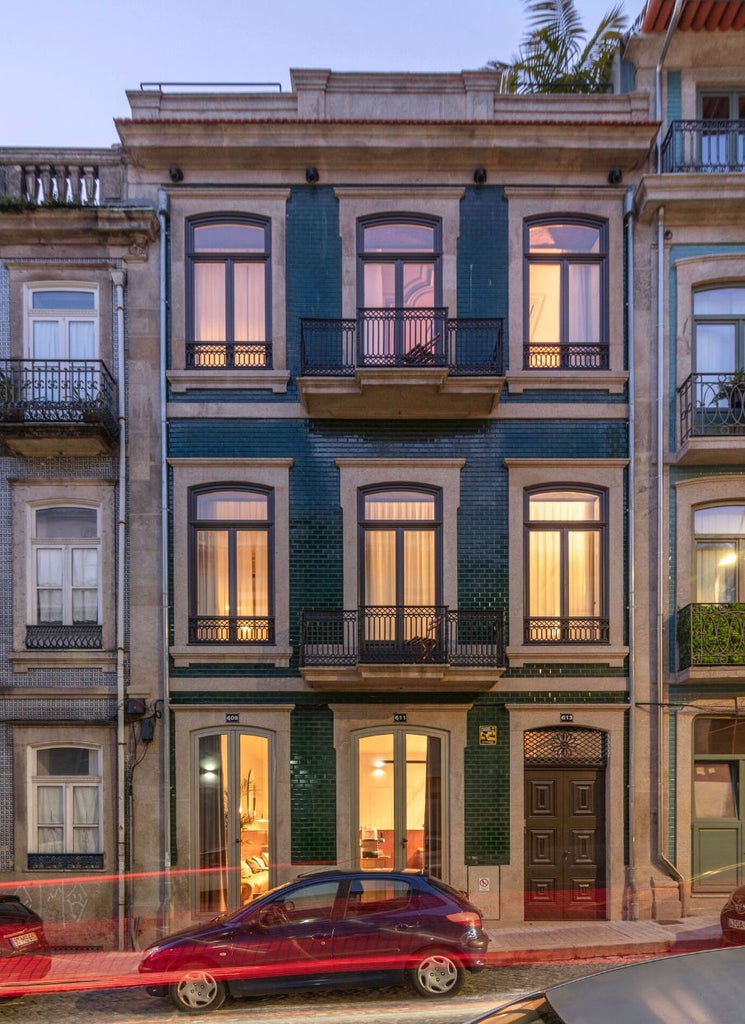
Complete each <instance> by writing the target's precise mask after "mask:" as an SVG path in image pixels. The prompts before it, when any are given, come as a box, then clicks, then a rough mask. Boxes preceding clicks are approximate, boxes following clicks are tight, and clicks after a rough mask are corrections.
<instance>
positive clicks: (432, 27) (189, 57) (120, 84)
mask: <svg viewBox="0 0 745 1024" xmlns="http://www.w3.org/2000/svg"><path fill="white" fill-rule="evenodd" d="M576 2H577V7H578V9H579V11H580V13H581V15H582V18H583V22H584V24H585V27H586V28H590V29H594V28H595V27H596V25H597V24H598V22H599V21H600V19H601V17H602V16H603V14H605V13H606V12H607V11H608V9H609V8H610V7H611V6H612V2H610V0H576ZM642 7H643V0H626V2H625V4H624V10H625V12H626V15H627V17H628V20H629V22H631V21H633V20H634V19H635V18H636V17H637V15H638V14H639V13H640V11H641V9H642ZM3 20H4V30H3V32H2V35H1V37H0V74H1V75H2V88H1V89H0V146H23V147H26V146H28V147H36V146H52V147H57V146H104V147H105V146H110V145H112V144H114V143H116V142H117V134H116V128H115V127H114V123H113V119H114V118H115V117H127V116H128V114H129V106H128V103H127V98H126V95H125V91H126V90H127V89H137V88H139V87H140V84H141V83H142V82H197V83H206V82H261V83H269V82H277V83H280V84H281V86H282V89H283V91H287V90H289V88H290V78H289V69H290V68H330V69H331V70H333V71H441V72H442V71H461V70H464V69H469V70H471V69H475V68H481V67H484V65H485V64H486V63H487V61H489V60H492V59H499V60H508V59H509V58H510V57H511V56H512V55H513V54H514V53H515V52H516V50H517V49H518V47H519V44H520V40H521V38H522V36H523V34H524V31H525V27H526V21H525V15H524V9H523V6H522V4H521V3H520V2H518V0H405V2H402V0H317V2H315V3H309V2H307V0H304V2H300V0H275V2H270V0H179V2H172V0H119V2H110V3H100V2H97V3H94V2H93V0H67V3H65V2H62V3H60V2H59V0H56V2H53V0H35V2H34V3H33V4H32V5H30V6H29V5H24V4H20V3H10V4H9V6H8V7H7V8H6V11H5V15H4V19H3Z"/></svg>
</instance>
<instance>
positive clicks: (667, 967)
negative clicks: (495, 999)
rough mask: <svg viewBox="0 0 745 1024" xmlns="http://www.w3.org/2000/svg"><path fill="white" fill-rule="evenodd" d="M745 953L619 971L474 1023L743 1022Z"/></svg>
mask: <svg viewBox="0 0 745 1024" xmlns="http://www.w3.org/2000/svg"><path fill="white" fill-rule="evenodd" d="M743 1007H745V949H737V948H734V947H731V948H729V949H726V948H725V949H707V950H702V951H699V952H697V953H682V954H678V955H676V956H666V957H659V958H657V959H655V960H645V961H642V962H641V963H636V964H628V965H625V966H623V967H615V968H612V969H611V970H607V971H600V972H599V973H598V974H590V975H587V976H586V977H584V978H575V979H574V980H573V981H565V982H563V983H562V984H560V985H552V986H551V987H550V988H547V989H546V990H545V991H543V992H534V993H533V994H532V995H529V996H524V997H523V998H521V999H515V1000H514V1001H513V1002H510V1003H506V1004H504V1005H502V1006H500V1007H497V1008H496V1009H494V1010H490V1011H489V1012H488V1013H484V1014H482V1015H481V1016H479V1017H474V1018H473V1019H472V1020H471V1021H469V1024H741V1021H742V1020H743Z"/></svg>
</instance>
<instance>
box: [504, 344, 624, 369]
mask: <svg viewBox="0 0 745 1024" xmlns="http://www.w3.org/2000/svg"><path fill="white" fill-rule="evenodd" d="M609 365H610V345H609V344H608V343H607V342H582V343H573V344H551V343H548V342H526V344H525V345H523V369H525V370H607V369H608V367H609Z"/></svg>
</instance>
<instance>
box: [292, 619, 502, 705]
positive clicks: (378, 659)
mask: <svg viewBox="0 0 745 1024" xmlns="http://www.w3.org/2000/svg"><path fill="white" fill-rule="evenodd" d="M300 658H301V664H300V671H301V673H302V675H303V678H304V679H306V681H307V682H308V683H309V684H310V685H311V686H314V687H315V688H317V689H334V690H339V689H341V690H343V689H353V690H360V689H363V690H410V691H415V690H420V689H425V690H440V691H443V692H446V691H448V690H452V689H461V690H487V689H490V688H491V687H492V686H493V684H494V682H495V681H496V679H497V678H498V677H499V676H500V675H501V674H502V673H503V671H504V669H505V648H504V625H503V615H502V612H501V611H464V610H458V611H454V610H451V609H449V608H446V607H444V606H435V607H401V606H385V607H384V606H377V607H366V608H359V609H352V610H348V611H345V610H339V609H322V610H313V611H304V612H303V613H302V618H301V631H300Z"/></svg>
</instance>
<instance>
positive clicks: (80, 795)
mask: <svg viewBox="0 0 745 1024" xmlns="http://www.w3.org/2000/svg"><path fill="white" fill-rule="evenodd" d="M30 776H31V779H30V781H31V796H32V808H31V815H30V835H29V853H31V854H42V855H54V854H97V853H100V852H101V851H102V850H103V846H102V822H101V795H102V779H101V751H100V750H99V749H96V748H92V747H79V746H64V747H63V746H56V747H39V748H36V749H32V750H31V752H30Z"/></svg>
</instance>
